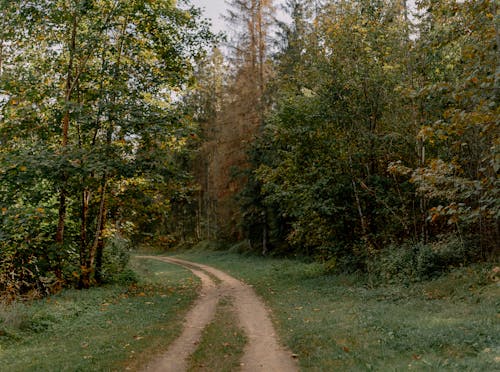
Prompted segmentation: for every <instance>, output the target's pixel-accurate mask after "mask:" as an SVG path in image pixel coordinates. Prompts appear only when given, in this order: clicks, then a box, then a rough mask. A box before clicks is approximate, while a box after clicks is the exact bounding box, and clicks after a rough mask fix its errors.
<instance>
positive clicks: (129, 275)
mask: <svg viewBox="0 0 500 372" xmlns="http://www.w3.org/2000/svg"><path fill="white" fill-rule="evenodd" d="M130 249H131V246H130V241H129V240H128V239H125V238H124V237H122V236H120V235H114V236H113V237H112V238H110V239H109V241H108V243H107V244H106V247H105V248H104V252H103V257H102V269H101V278H102V282H103V283H116V282H119V283H130V282H136V281H137V277H136V275H135V273H134V272H133V271H132V270H130V269H128V268H127V265H128V263H129V260H130Z"/></svg>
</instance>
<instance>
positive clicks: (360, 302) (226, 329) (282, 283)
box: [0, 249, 500, 372]
mask: <svg viewBox="0 0 500 372" xmlns="http://www.w3.org/2000/svg"><path fill="white" fill-rule="evenodd" d="M179 259H181V260H188V261H190V263H185V262H184V261H179ZM166 260H167V261H168V260H170V261H169V262H166ZM174 261H175V264H173V262H174ZM195 262H196V263H195ZM179 264H181V265H185V266H179ZM209 266H210V267H209ZM491 267H492V265H474V266H470V267H465V268H458V269H455V270H453V271H451V272H450V273H449V274H446V275H444V276H442V277H439V278H436V279H433V280H429V281H426V282H421V283H406V284H402V283H395V284H390V285H389V284H386V285H380V284H379V285H374V284H373V283H370V281H369V280H367V278H366V277H363V276H361V275H355V274H349V275H340V274H330V273H328V272H325V268H324V267H323V266H322V265H321V264H318V263H313V262H310V263H308V262H304V261H301V260H291V259H277V258H263V257H257V256H255V255H244V254H243V255H242V254H237V253H230V252H222V251H210V250H207V249H192V250H189V251H183V252H178V253H176V255H175V256H169V257H168V258H166V257H165V256H156V257H155V258H154V259H144V258H138V257H134V258H133V259H132V268H133V269H134V271H136V272H137V273H138V274H139V277H140V280H139V282H138V283H137V284H134V285H130V284H121V285H119V284H117V285H111V286H105V287H101V288H93V289H91V290H88V291H76V290H65V291H63V292H62V293H60V294H58V295H55V296H51V297H50V298H46V299H43V300H34V301H32V302H29V303H17V304H13V305H9V306H6V305H3V306H2V305H1V304H0V370H2V371H3V370H5V371H9V372H10V371H56V370H57V371H83V370H92V371H123V370H133V371H138V370H144V369H145V368H147V367H150V368H151V370H153V369H154V368H155V366H158V365H161V363H162V362H165V361H166V359H165V358H168V353H169V350H174V348H175V347H176V346H175V345H176V343H178V344H180V345H181V346H182V342H180V341H179V340H182V337H183V336H182V335H184V333H185V332H187V331H189V332H191V331H194V333H195V337H194V339H193V338H188V340H190V341H189V342H191V343H192V345H189V347H186V350H187V351H184V353H185V354H184V356H186V355H188V354H191V355H189V356H188V357H187V358H185V364H184V365H183V368H184V369H186V370H187V371H190V372H192V371H238V370H245V369H251V368H250V366H252V363H253V362H255V361H259V362H261V363H264V362H267V361H266V358H267V357H264V356H254V357H250V355H251V354H250V353H249V349H251V347H252V346H251V345H252V343H253V344H254V345H256V346H257V347H258V346H265V348H266V349H268V350H278V351H279V352H280V353H282V354H281V355H283V358H285V359H284V360H286V361H281V362H278V363H279V364H281V366H287V367H286V368H290V369H292V368H298V369H300V370H304V371H331V370H340V371H345V370H349V371H366V370H377V371H390V370H414V369H416V370H424V371H433V370H439V371H441V370H465V371H467V370H470V371H493V370H499V369H500V285H499V282H498V281H495V280H496V279H492V278H491V277H489V275H488V273H490V272H491ZM226 273H227V274H226ZM228 274H230V275H231V276H232V277H229V276H228ZM250 289H253V291H255V293H256V294H257V295H258V296H259V298H260V300H257V303H258V305H257V307H256V308H255V307H252V306H254V305H249V304H248V303H247V302H246V301H245V302H243V300H242V297H241V296H240V295H238V294H237V292H240V291H241V292H242V293H243V294H244V295H248V293H251V292H252V291H251V290H250ZM245 293H246V294H245ZM251 297H252V298H253V299H252V300H251V301H250V302H253V303H254V304H255V298H254V297H253V296H251ZM238 298H239V300H238ZM217 302H218V305H216V303H217ZM263 303H265V305H266V306H267V307H268V309H269V310H268V312H267V313H266V312H263V306H264V305H263ZM200 304H202V305H200ZM203 304H205V305H203ZM207 304H208V305H207ZM199 306H208V307H205V310H206V311H205V310H203V311H202V312H204V313H205V319H204V320H203V319H202V320H203V322H202V323H203V324H200V323H199V324H198V325H197V326H196V327H195V326H194V325H195V323H194V322H192V321H191V320H189V319H190V318H189V317H190V314H191V313H193V312H194V311H195V309H197V308H199ZM247 306H249V307H247ZM207 309H208V310H207ZM245 309H246V310H249V309H250V311H251V312H259V311H260V312H261V313H262V312H263V314H264V315H263V316H264V320H262V318H261V320H258V322H257V323H259V324H257V326H262V325H263V326H264V330H261V331H260V332H259V334H252V332H251V331H249V330H248V327H249V325H245V322H244V319H243V318H245V319H248V317H247V316H246V315H244V313H243V312H244V311H245ZM266 314H267V315H266ZM266 318H267V320H266ZM186 319H187V320H188V322H186ZM207 319H208V321H207ZM198 320H200V319H198ZM269 322H272V324H271V325H269ZM186 324H187V325H191V327H185V325H186ZM189 328H196V329H191V330H189ZM274 330H276V332H277V335H278V336H279V337H278V336H276V337H274V338H273V337H271V341H269V340H268V341H269V342H270V345H271V346H266V344H265V342H267V341H265V340H266V337H268V336H272V335H273V334H274V333H275V332H274ZM189 332H188V333H189ZM277 338H279V340H280V341H281V343H282V345H283V346H284V347H285V348H286V349H285V350H290V351H284V349H282V348H280V347H279V346H277V341H276V339H277ZM176 340H177V341H176ZM255 340H258V341H259V342H257V343H255V342H254V341H255ZM189 342H188V343H189ZM260 344H261V345H260ZM193 349H196V350H194V352H193ZM291 353H294V355H293V357H294V362H293V363H297V366H290V365H289V364H287V363H289V361H290V356H292V355H291ZM266 354H276V353H275V352H272V353H269V352H266ZM249 358H250V360H249ZM177 359H179V358H177ZM183 359H184V358H183ZM251 359H253V360H251ZM155 363H160V364H155Z"/></svg>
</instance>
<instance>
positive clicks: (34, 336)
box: [0, 259, 199, 371]
mask: <svg viewBox="0 0 500 372" xmlns="http://www.w3.org/2000/svg"><path fill="white" fill-rule="evenodd" d="M132 265H133V268H134V270H135V271H136V272H137V273H138V274H139V277H140V280H139V282H138V283H137V284H136V285H122V286H120V285H114V286H105V287H101V288H93V289H91V290H86V291H77V290H66V291H63V292H62V293H60V294H59V295H56V296H52V297H50V298H46V299H44V300H40V301H33V302H31V303H16V304H14V305H9V306H7V305H3V306H1V307H0V370H2V371H35V370H36V371H89V370H92V371H112V370H117V371H118V370H120V371H121V370H125V369H132V370H136V369H137V368H139V367H140V366H142V365H143V363H145V362H146V361H148V360H149V359H150V358H151V357H152V355H153V354H154V353H156V352H157V351H159V350H164V349H165V348H166V347H167V345H168V344H169V343H170V342H171V341H172V340H173V339H174V338H175V337H176V336H177V335H178V334H179V333H180V331H181V326H182V318H183V315H184V314H185V312H186V311H187V309H188V308H189V306H190V305H191V303H192V301H193V300H194V298H195V297H196V292H197V291H196V289H197V287H198V286H199V282H198V281H197V279H195V277H193V276H192V275H191V274H190V273H189V272H188V271H187V270H185V269H182V268H180V267H178V266H173V265H169V264H167V263H163V262H159V261H154V260H139V259H135V260H133V262H132Z"/></svg>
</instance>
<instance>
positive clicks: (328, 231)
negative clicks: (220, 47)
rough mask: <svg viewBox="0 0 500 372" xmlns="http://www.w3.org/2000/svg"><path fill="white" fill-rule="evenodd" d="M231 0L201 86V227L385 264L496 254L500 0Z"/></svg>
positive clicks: (197, 99)
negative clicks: (224, 48)
mask: <svg viewBox="0 0 500 372" xmlns="http://www.w3.org/2000/svg"><path fill="white" fill-rule="evenodd" d="M231 3H232V6H233V9H234V12H230V19H231V20H232V21H233V24H234V25H235V26H233V27H232V28H233V29H235V30H239V32H237V33H236V35H235V36H236V37H235V38H233V39H231V41H230V43H229V44H230V45H229V49H230V50H231V51H232V52H231V53H230V58H228V59H226V60H223V59H222V58H221V57H220V54H219V52H217V51H216V52H215V53H214V55H213V56H212V58H211V59H209V60H208V61H207V63H206V65H205V66H204V67H203V68H202V69H201V70H200V74H199V75H200V76H199V77H200V83H199V84H200V86H199V89H198V90H197V91H196V93H195V94H193V96H192V97H191V100H190V102H191V104H192V105H194V107H196V109H197V118H198V119H199V120H200V122H201V123H202V128H204V131H203V133H204V135H205V142H204V144H203V145H202V147H201V149H200V157H199V160H198V162H197V164H196V174H197V177H198V180H199V182H200V184H201V191H200V193H199V203H198V205H196V206H194V205H193V213H194V212H196V213H197V216H198V225H197V226H198V227H197V230H196V231H195V234H196V235H197V238H199V239H204V238H210V239H213V238H214V237H216V238H223V239H233V240H234V239H236V240H241V239H247V241H248V242H249V243H250V244H249V245H250V247H251V249H253V250H257V251H262V252H263V253H267V252H275V253H281V254H301V255H308V256H313V257H316V258H317V259H320V260H322V261H325V262H327V263H328V264H330V265H331V266H332V267H333V266H336V267H343V268H346V269H362V270H375V271H377V270H378V271H380V274H381V275H385V276H389V277H390V276H391V275H396V276H397V275H399V273H401V272H407V274H408V275H410V276H414V277H422V276H428V275H432V274H434V273H436V272H439V271H440V270H442V269H444V268H446V267H448V266H450V265H460V264H464V263H466V262H469V261H471V260H483V259H491V258H492V257H498V256H497V255H498V242H499V241H500V239H499V238H500V235H499V217H500V192H499V177H498V174H499V173H498V171H499V169H500V152H499V150H500V137H499V121H500V120H499V118H500V115H499V114H500V111H499V99H500V30H499V27H500V26H499V22H500V21H499V19H500V15H499V10H498V4H497V2H495V1H487V0H481V1H476V0H474V1H467V0H466V1H451V0H450V1H432V0H422V1H417V2H416V5H415V6H413V5H411V4H410V2H408V1H405V0H357V1H342V0H340V1H321V2H318V1H298V0H287V1H286V2H285V3H286V4H285V11H286V12H287V13H288V15H289V17H290V18H291V22H290V23H281V22H277V21H275V20H274V18H273V17H272V14H274V13H275V12H274V9H273V6H272V4H271V2H269V1H257V0H247V1H243V0H235V1H232V2H231ZM238 27H239V28H238ZM273 30H278V33H277V34H278V37H274V38H271V34H272V33H273ZM228 71H229V72H228ZM235 157H236V158H237V159H238V161H236V162H235V161H234V159H235Z"/></svg>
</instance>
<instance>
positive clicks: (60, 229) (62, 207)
mask: <svg viewBox="0 0 500 372" xmlns="http://www.w3.org/2000/svg"><path fill="white" fill-rule="evenodd" d="M77 27H78V21H77V17H76V15H74V17H73V22H72V29H71V41H70V46H69V61H68V70H67V75H66V90H65V94H64V105H65V107H64V116H63V120H62V140H61V145H62V150H63V153H65V152H66V147H67V146H68V132H69V119H70V107H69V105H70V102H71V91H72V79H73V62H74V58H75V49H76V31H77ZM67 180H68V175H67V173H66V172H65V171H63V172H62V175H61V185H62V186H61V189H60V191H59V218H58V222H57V231H56V238H55V240H56V243H57V244H63V243H64V225H65V221H66V182H67Z"/></svg>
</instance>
